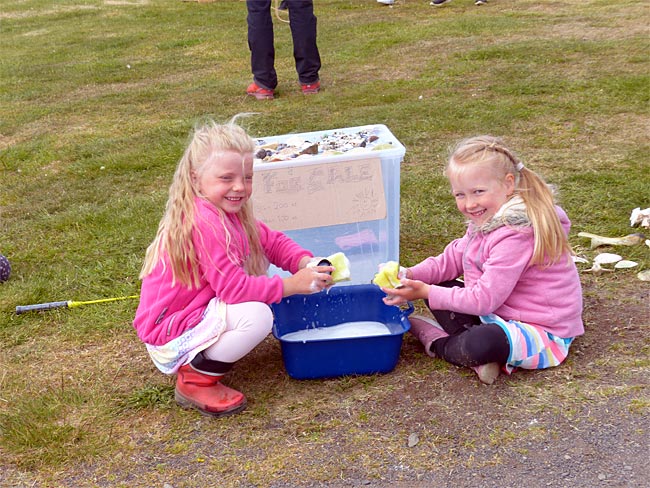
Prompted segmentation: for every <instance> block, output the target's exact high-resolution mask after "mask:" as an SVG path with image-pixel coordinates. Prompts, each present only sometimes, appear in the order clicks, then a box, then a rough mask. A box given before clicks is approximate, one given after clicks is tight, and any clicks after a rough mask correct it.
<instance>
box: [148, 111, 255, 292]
mask: <svg viewBox="0 0 650 488" xmlns="http://www.w3.org/2000/svg"><path fill="white" fill-rule="evenodd" d="M237 118H238V116H235V117H234V118H233V119H232V120H231V121H230V122H228V123H226V124H217V123H215V122H214V121H207V122H206V123H204V124H202V125H200V126H198V127H196V128H195V129H194V132H193V134H192V137H191V139H190V142H189V144H188V146H187V148H186V149H185V152H184V153H183V156H182V157H181V159H180V161H179V162H178V166H177V167H176V171H175V173H174V177H173V180H172V183H171V186H170V187H169V198H168V200H167V204H166V206H165V213H164V215H163V217H162V219H161V220H160V224H159V225H158V231H157V233H156V237H155V239H154V240H153V242H152V243H151V244H150V245H149V247H148V248H147V252H146V254H145V258H144V263H143V266H142V270H141V272H140V279H143V278H144V277H146V276H147V275H149V274H150V273H151V272H152V271H153V270H154V268H155V267H156V266H157V265H158V263H159V262H160V261H162V262H163V265H166V264H165V261H164V255H165V253H166V254H167V256H168V259H169V266H170V268H171V271H172V277H173V278H172V286H174V284H175V283H176V282H177V281H178V282H179V283H181V284H182V285H184V286H187V287H189V288H191V287H193V286H197V287H198V286H199V283H200V279H201V276H200V269H199V268H200V267H199V262H198V258H197V252H196V249H195V247H194V246H195V244H194V242H193V241H192V230H193V228H194V224H195V213H194V199H195V197H201V195H200V193H199V191H198V188H197V186H196V184H195V182H194V180H195V179H194V178H193V177H192V175H193V174H196V173H200V172H201V169H202V167H203V165H204V164H205V163H206V161H207V160H208V158H209V156H210V155H211V154H213V153H215V152H216V153H219V152H225V151H235V152H238V153H240V154H242V155H244V154H252V153H253V151H254V150H255V141H254V140H253V139H252V138H251V137H250V136H249V135H248V134H247V133H246V131H245V130H244V129H243V128H242V127H240V126H239V125H237V124H236V120H237ZM217 211H218V213H219V216H220V218H221V223H222V225H223V228H224V230H225V232H226V244H227V247H228V249H227V250H226V252H227V253H228V256H229V258H230V259H231V261H233V262H237V261H236V259H235V257H234V255H233V254H232V253H231V249H230V243H231V235H230V232H229V230H228V227H227V226H226V221H225V219H226V216H225V214H224V212H223V211H222V210H221V209H219V208H217ZM237 216H238V217H239V220H240V222H241V224H242V226H243V228H244V232H245V234H246V238H247V240H248V248H249V251H250V254H249V256H248V258H247V259H246V262H245V264H244V266H245V269H246V271H247V272H248V273H250V274H255V275H262V274H264V273H265V271H266V260H265V256H264V252H263V249H262V246H261V243H260V238H259V233H258V230H257V224H256V221H255V218H254V215H253V209H252V203H251V202H250V200H249V201H247V202H246V204H245V205H244V206H243V207H242V209H241V210H240V211H239V212H238V214H237Z"/></svg>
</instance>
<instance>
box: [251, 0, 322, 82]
mask: <svg viewBox="0 0 650 488" xmlns="http://www.w3.org/2000/svg"><path fill="white" fill-rule="evenodd" d="M271 1H272V0H246V8H247V9H248V17H247V22H248V47H249V49H250V51H251V70H252V72H253V80H254V81H255V83H257V84H258V85H259V86H261V87H262V88H269V89H275V87H277V86H278V76H277V73H276V72H275V47H274V44H273V19H272V16H271ZM287 6H288V9H289V27H290V29H291V37H292V39H293V57H294V59H295V61H296V71H297V72H298V80H299V81H300V83H302V84H310V83H315V82H317V81H318V71H319V70H320V67H321V61H320V54H319V52H318V46H317V45H316V16H315V15H314V3H313V2H312V0H287Z"/></svg>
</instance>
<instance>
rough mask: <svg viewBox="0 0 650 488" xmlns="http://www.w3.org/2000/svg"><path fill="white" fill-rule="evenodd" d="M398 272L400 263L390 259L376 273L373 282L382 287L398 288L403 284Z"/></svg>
mask: <svg viewBox="0 0 650 488" xmlns="http://www.w3.org/2000/svg"><path fill="white" fill-rule="evenodd" d="M398 273H399V263H398V262H396V261H388V262H387V263H386V264H384V265H383V266H382V268H381V269H380V270H379V272H378V273H377V274H376V275H375V277H374V278H373V280H372V282H373V283H374V284H375V285H377V286H380V287H382V288H397V287H398V286H399V285H401V282H400V280H399V278H398V277H397V275H398Z"/></svg>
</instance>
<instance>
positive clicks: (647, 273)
mask: <svg viewBox="0 0 650 488" xmlns="http://www.w3.org/2000/svg"><path fill="white" fill-rule="evenodd" d="M636 277H637V278H639V279H640V280H641V281H650V269H646V270H643V271H640V272H638V273H637V274H636Z"/></svg>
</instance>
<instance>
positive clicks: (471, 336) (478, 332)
mask: <svg viewBox="0 0 650 488" xmlns="http://www.w3.org/2000/svg"><path fill="white" fill-rule="evenodd" d="M438 286H444V287H447V288H451V287H454V286H464V285H463V283H462V282H461V281H457V280H454V281H445V282H444V283H440V284H439V285H438ZM425 303H426V305H427V307H429V302H428V301H426V300H425ZM429 310H431V307H429ZM431 313H433V316H434V317H435V318H436V320H437V321H438V323H439V324H440V325H441V326H442V328H443V329H445V331H446V332H447V333H448V334H449V337H444V338H442V339H438V340H437V341H435V342H434V343H433V344H432V345H431V352H433V353H435V355H436V356H438V357H440V358H442V359H444V360H445V361H448V362H450V363H452V364H455V365H457V366H468V367H472V366H480V365H481V364H487V363H499V364H505V363H506V361H507V360H508V356H509V355H510V343H509V342H508V336H506V333H505V332H504V331H503V329H501V327H499V326H498V325H497V324H483V323H481V320H480V319H479V318H478V317H477V316H476V315H467V314H462V313H458V312H450V311H448V310H431Z"/></svg>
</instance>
